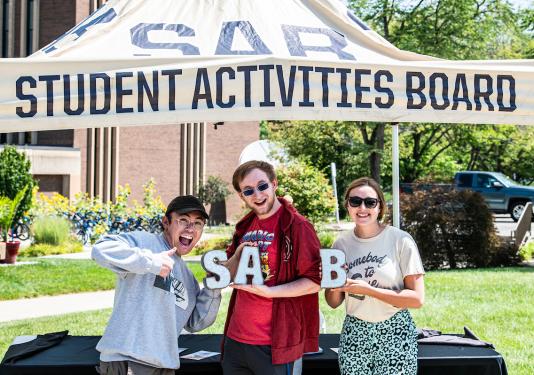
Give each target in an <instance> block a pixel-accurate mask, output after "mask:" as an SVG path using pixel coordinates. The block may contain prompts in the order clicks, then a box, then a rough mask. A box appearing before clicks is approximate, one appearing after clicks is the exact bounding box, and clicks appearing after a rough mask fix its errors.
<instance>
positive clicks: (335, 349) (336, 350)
mask: <svg viewBox="0 0 534 375" xmlns="http://www.w3.org/2000/svg"><path fill="white" fill-rule="evenodd" d="M330 349H331V350H332V351H334V352H336V353H337V352H338V350H339V348H330Z"/></svg>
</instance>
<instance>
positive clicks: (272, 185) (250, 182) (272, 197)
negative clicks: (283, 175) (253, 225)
mask: <svg viewBox="0 0 534 375" xmlns="http://www.w3.org/2000/svg"><path fill="white" fill-rule="evenodd" d="M265 183H267V184H268V187H267V188H266V189H265V190H263V191H260V189H258V186H260V187H264V185H263V184H265ZM277 187H278V182H277V181H276V179H275V180H274V181H269V177H267V174H266V173H265V172H264V171H262V170H261V169H258V168H255V169H253V170H252V171H250V172H249V173H248V174H247V175H246V176H245V177H244V178H243V180H241V182H239V190H240V192H239V197H240V198H241V199H242V200H243V202H245V204H246V205H247V207H248V208H250V209H251V210H252V211H254V213H255V214H256V215H257V216H258V218H260V219H266V218H268V217H269V216H271V215H273V214H274V213H275V212H276V211H277V210H278V209H279V208H280V202H279V201H278V199H276V194H275V192H276V188H277ZM249 189H252V191H253V193H252V194H251V195H248V196H247V195H245V194H243V192H244V191H247V190H249Z"/></svg>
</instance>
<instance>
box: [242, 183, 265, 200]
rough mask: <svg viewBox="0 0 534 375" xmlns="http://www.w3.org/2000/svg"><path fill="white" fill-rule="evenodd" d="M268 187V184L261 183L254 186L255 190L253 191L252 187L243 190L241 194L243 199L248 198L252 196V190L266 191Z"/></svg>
mask: <svg viewBox="0 0 534 375" xmlns="http://www.w3.org/2000/svg"><path fill="white" fill-rule="evenodd" d="M268 187H269V183H268V182H262V183H260V184H258V186H256V189H254V188H253V187H248V188H246V189H243V191H242V192H241V194H243V195H244V196H245V197H250V196H251V195H252V194H254V190H258V191H265V190H267V188H268Z"/></svg>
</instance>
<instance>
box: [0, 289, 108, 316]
mask: <svg viewBox="0 0 534 375" xmlns="http://www.w3.org/2000/svg"><path fill="white" fill-rule="evenodd" d="M114 294H115V291H114V290H106V291H99V292H90V293H77V294H63V295H59V296H46V297H37V298H24V299H17V300H11V301H0V311H2V313H1V314H0V322H11V321H14V320H19V319H31V318H38V317H41V316H50V315H61V314H68V313H74V312H81V311H90V310H101V309H106V308H110V307H113V296H114Z"/></svg>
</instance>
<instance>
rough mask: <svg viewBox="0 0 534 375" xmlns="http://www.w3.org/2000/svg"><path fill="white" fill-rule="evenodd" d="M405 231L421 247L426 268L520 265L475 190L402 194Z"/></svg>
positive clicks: (515, 250)
mask: <svg viewBox="0 0 534 375" xmlns="http://www.w3.org/2000/svg"><path fill="white" fill-rule="evenodd" d="M401 207H402V210H401V220H402V229H404V230H406V231H407V232H408V233H410V234H411V235H412V236H413V237H414V239H415V242H416V243H417V245H418V247H419V251H420V253H421V257H422V260H423V263H424V266H425V268H427V269H438V268H444V267H450V268H459V267H487V266H496V265H510V264H514V263H517V261H518V255H517V253H518V250H517V249H516V248H515V249H514V246H513V245H511V244H508V243H506V244H505V243H503V242H502V241H501V240H500V239H499V237H498V236H497V233H496V231H495V227H494V225H493V216H492V214H491V212H490V211H489V208H488V206H487V205H486V203H485V201H484V199H483V197H482V196H481V195H480V194H479V193H476V192H472V191H450V192H444V191H419V192H416V193H414V194H411V195H405V194H402V195H401Z"/></svg>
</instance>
